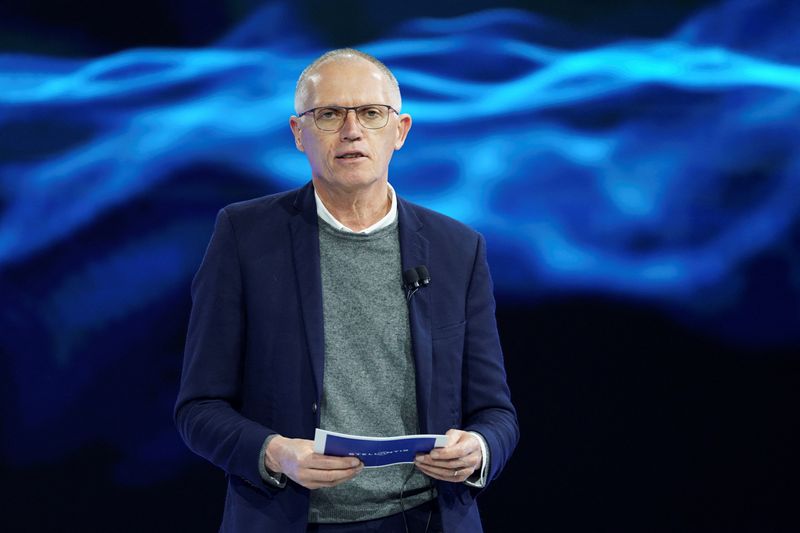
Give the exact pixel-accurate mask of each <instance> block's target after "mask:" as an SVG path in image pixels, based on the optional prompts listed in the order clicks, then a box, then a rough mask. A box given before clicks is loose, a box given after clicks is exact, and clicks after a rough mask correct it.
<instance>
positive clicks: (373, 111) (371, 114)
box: [361, 107, 381, 118]
mask: <svg viewBox="0 0 800 533" xmlns="http://www.w3.org/2000/svg"><path fill="white" fill-rule="evenodd" d="M361 115H362V116H365V117H367V118H376V117H379V116H381V112H380V110H379V109H377V108H375V107H369V108H367V109H364V110H362V111H361Z"/></svg>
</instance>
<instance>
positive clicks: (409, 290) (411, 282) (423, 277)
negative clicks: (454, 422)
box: [403, 265, 431, 302]
mask: <svg viewBox="0 0 800 533" xmlns="http://www.w3.org/2000/svg"><path fill="white" fill-rule="evenodd" d="M430 283H431V275H430V274H429V273H428V267H426V266H425V265H420V266H418V267H414V268H409V269H408V270H406V271H404V272H403V288H404V289H405V290H406V302H410V301H411V297H412V296H414V294H416V292H417V291H418V290H420V289H421V288H423V287H427V286H428V285H430Z"/></svg>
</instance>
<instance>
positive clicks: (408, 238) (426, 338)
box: [397, 197, 433, 433]
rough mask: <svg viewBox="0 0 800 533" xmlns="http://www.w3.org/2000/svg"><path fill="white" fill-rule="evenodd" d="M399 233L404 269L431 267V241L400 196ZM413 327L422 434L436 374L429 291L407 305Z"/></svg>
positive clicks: (415, 295)
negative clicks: (421, 230) (433, 376)
mask: <svg viewBox="0 0 800 533" xmlns="http://www.w3.org/2000/svg"><path fill="white" fill-rule="evenodd" d="M397 216H398V231H399V233H400V257H401V262H402V270H403V271H406V270H408V269H409V268H414V267H418V266H420V265H425V266H428V240H427V239H426V238H425V237H423V236H422V234H421V233H420V229H421V228H422V222H421V221H420V220H419V218H418V217H417V214H416V213H415V212H414V210H413V207H411V206H410V205H409V204H408V203H406V202H405V201H404V200H402V199H400V198H399V197H398V199H397ZM408 320H409V324H410V327H411V347H412V351H413V353H414V364H415V367H416V384H417V414H418V418H419V428H420V432H421V433H427V432H428V406H429V405H430V397H431V383H432V373H433V344H432V341H431V303H430V296H429V291H428V290H425V289H422V290H419V291H417V292H416V293H415V294H414V296H413V297H412V298H411V301H410V302H409V304H408Z"/></svg>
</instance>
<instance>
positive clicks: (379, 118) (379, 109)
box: [356, 105, 389, 129]
mask: <svg viewBox="0 0 800 533" xmlns="http://www.w3.org/2000/svg"><path fill="white" fill-rule="evenodd" d="M356 114H357V115H358V121H359V122H361V124H362V125H363V126H364V127H365V128H373V129H376V128H382V127H384V126H385V125H386V123H387V122H388V120H389V109H388V108H387V107H385V106H380V105H368V106H363V107H359V108H358V109H356Z"/></svg>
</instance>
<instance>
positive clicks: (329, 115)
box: [317, 109, 339, 120]
mask: <svg viewBox="0 0 800 533" xmlns="http://www.w3.org/2000/svg"><path fill="white" fill-rule="evenodd" d="M338 116H339V113H338V112H337V111H336V110H335V109H320V110H319V111H317V118H318V119H322V120H333V119H335V118H337V117H338Z"/></svg>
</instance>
